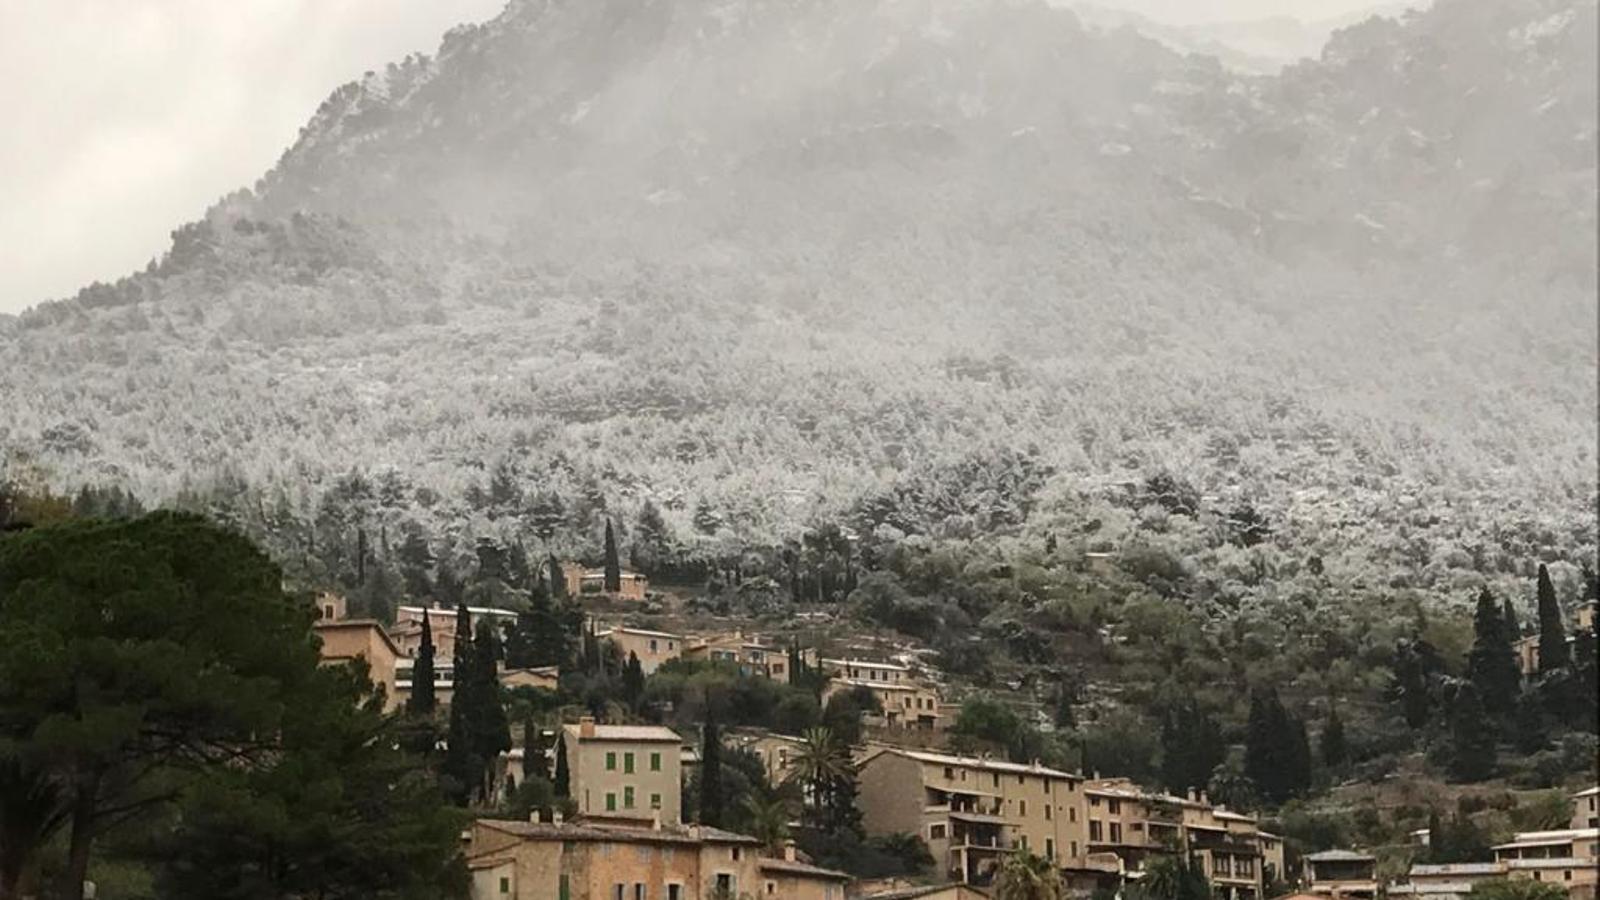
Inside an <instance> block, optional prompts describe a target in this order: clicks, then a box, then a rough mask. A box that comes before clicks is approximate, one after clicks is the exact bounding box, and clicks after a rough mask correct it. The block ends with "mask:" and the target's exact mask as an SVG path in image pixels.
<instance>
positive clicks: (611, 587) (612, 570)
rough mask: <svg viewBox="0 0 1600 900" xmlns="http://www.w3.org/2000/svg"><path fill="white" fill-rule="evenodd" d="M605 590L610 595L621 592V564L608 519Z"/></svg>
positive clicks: (614, 533) (614, 536)
mask: <svg viewBox="0 0 1600 900" xmlns="http://www.w3.org/2000/svg"><path fill="white" fill-rule="evenodd" d="M605 589H606V592H607V593H611V594H615V593H617V592H618V591H620V590H622V563H621V561H620V560H619V559H618V557H617V535H616V532H615V531H613V530H612V528H611V520H610V519H606V559H605Z"/></svg>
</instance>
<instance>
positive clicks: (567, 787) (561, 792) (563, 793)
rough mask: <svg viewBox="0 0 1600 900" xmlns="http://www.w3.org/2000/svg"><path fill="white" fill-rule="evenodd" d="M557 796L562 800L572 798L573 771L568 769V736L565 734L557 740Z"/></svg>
mask: <svg viewBox="0 0 1600 900" xmlns="http://www.w3.org/2000/svg"><path fill="white" fill-rule="evenodd" d="M554 787H555V791H556V796H557V797H559V798H560V799H562V800H570V799H571V798H572V770H571V769H568V768H567V736H566V733H565V732H562V733H561V737H559V738H556V774H555V785H554Z"/></svg>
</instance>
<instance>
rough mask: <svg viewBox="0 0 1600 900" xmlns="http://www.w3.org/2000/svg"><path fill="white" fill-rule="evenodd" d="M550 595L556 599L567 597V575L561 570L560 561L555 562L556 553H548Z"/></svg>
mask: <svg viewBox="0 0 1600 900" xmlns="http://www.w3.org/2000/svg"><path fill="white" fill-rule="evenodd" d="M548 565H549V566H550V596H552V597H554V598H556V599H557V600H565V599H566V598H567V575H566V573H565V572H563V571H562V570H561V563H559V562H556V555H555V554H554V553H552V554H550V559H549V561H548Z"/></svg>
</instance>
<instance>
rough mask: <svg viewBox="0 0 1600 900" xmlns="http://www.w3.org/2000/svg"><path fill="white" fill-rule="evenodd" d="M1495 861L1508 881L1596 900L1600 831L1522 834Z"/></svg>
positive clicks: (1579, 801)
mask: <svg viewBox="0 0 1600 900" xmlns="http://www.w3.org/2000/svg"><path fill="white" fill-rule="evenodd" d="M1591 796H1592V795H1591ZM1582 797H1583V795H1582V794H1579V795H1578V797H1577V798H1575V803H1574V805H1575V806H1580V807H1581V806H1582V805H1583V804H1582ZM1578 811H1579V810H1577V809H1575V810H1574V812H1575V813H1576V812H1578ZM1494 858H1495V861H1496V862H1497V863H1500V864H1501V865H1503V866H1505V869H1506V877H1508V878H1512V879H1528V880H1531V881H1540V882H1544V883H1546V884H1553V885H1555V886H1557V887H1560V888H1562V889H1564V890H1566V891H1567V893H1568V894H1571V895H1572V896H1574V897H1580V898H1585V900H1593V898H1594V896H1595V890H1596V886H1597V882H1600V828H1566V829H1561V830H1558V831H1524V832H1520V833H1518V834H1516V835H1514V836H1513V838H1512V839H1511V840H1510V841H1509V842H1507V843H1504V844H1498V845H1496V846H1495V847H1494Z"/></svg>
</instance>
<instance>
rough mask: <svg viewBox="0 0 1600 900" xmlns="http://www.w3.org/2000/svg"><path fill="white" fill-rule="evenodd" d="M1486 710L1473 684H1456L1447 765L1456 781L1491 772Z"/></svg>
mask: <svg viewBox="0 0 1600 900" xmlns="http://www.w3.org/2000/svg"><path fill="white" fill-rule="evenodd" d="M1480 606H1481V604H1480ZM1487 712H1488V710H1487V709H1486V708H1485V705H1484V702H1483V698H1482V697H1481V696H1480V695H1479V692H1478V688H1477V685H1475V684H1473V683H1472V682H1470V681H1467V682H1462V683H1461V684H1460V685H1458V686H1457V688H1456V692H1455V696H1454V698H1452V700H1451V703H1450V756H1449V762H1448V768H1449V770H1450V774H1451V776H1452V777H1454V778H1456V779H1458V780H1461V781H1482V780H1484V779H1485V778H1488V777H1489V776H1491V775H1493V774H1494V769H1495V736H1494V729H1493V728H1492V727H1490V726H1489V725H1488V723H1487V722H1486V721H1485V719H1486V715H1487Z"/></svg>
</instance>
